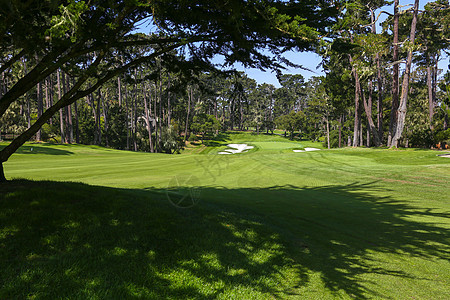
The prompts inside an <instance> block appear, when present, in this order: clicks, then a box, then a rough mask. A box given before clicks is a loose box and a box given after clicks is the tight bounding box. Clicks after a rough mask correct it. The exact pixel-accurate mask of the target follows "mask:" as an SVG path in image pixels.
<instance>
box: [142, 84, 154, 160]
mask: <svg viewBox="0 0 450 300" xmlns="http://www.w3.org/2000/svg"><path fill="white" fill-rule="evenodd" d="M148 97H150V93H148ZM150 105H151V103H150ZM148 107H149V106H148V105H147V93H146V91H145V85H144V109H145V120H146V124H147V132H148V141H149V144H150V152H151V153H153V152H154V149H153V141H152V124H151V123H150V114H149V111H148ZM150 108H151V106H150Z"/></svg>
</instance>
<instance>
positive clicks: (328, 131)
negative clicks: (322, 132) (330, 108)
mask: <svg viewBox="0 0 450 300" xmlns="http://www.w3.org/2000/svg"><path fill="white" fill-rule="evenodd" d="M327 144H328V149H331V146H330V122H329V121H328V114H327Z"/></svg>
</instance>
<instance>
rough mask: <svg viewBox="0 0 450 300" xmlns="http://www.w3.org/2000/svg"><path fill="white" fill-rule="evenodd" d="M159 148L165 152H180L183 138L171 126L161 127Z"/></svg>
mask: <svg viewBox="0 0 450 300" xmlns="http://www.w3.org/2000/svg"><path fill="white" fill-rule="evenodd" d="M160 146H161V150H162V151H163V152H165V153H168V154H172V153H180V150H181V149H183V147H184V142H183V139H182V138H181V137H180V136H179V135H178V133H177V131H176V130H174V128H173V126H169V127H166V126H165V127H163V128H162V131H161V142H160Z"/></svg>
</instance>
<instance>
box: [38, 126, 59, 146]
mask: <svg viewBox="0 0 450 300" xmlns="http://www.w3.org/2000/svg"><path fill="white" fill-rule="evenodd" d="M58 135H59V129H58V127H57V126H56V125H50V124H48V123H45V124H44V125H43V126H42V127H41V139H42V140H43V141H53V142H57V141H58V140H57V137H58Z"/></svg>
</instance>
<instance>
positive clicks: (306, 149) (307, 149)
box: [292, 147, 320, 152]
mask: <svg viewBox="0 0 450 300" xmlns="http://www.w3.org/2000/svg"><path fill="white" fill-rule="evenodd" d="M319 150H320V149H317V148H308V147H307V148H305V150H292V151H294V152H308V151H319Z"/></svg>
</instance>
